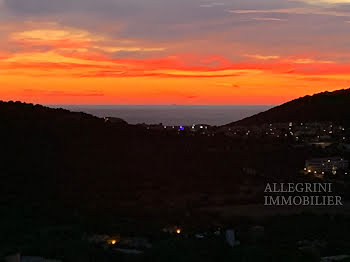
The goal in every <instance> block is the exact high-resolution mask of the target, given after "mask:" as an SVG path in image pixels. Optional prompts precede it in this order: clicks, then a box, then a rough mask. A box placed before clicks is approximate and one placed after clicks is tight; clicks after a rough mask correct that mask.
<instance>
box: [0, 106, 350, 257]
mask: <svg viewBox="0 0 350 262" xmlns="http://www.w3.org/2000/svg"><path fill="white" fill-rule="evenodd" d="M0 124H1V126H0V127H1V128H0V137H1V150H0V159H1V162H0V176H1V184H0V216H1V223H0V258H1V257H3V256H5V255H7V254H11V253H14V252H21V253H23V254H26V255H36V256H44V257H48V258H56V259H60V260H62V261H87V260H89V261H113V260H121V261H123V260H125V261H133V260H136V261H198V260H202V261H232V260H237V261H319V260H317V259H318V258H319V257H321V256H330V255H338V254H350V238H349V234H347V232H349V225H350V223H349V222H350V218H349V215H348V213H346V212H342V209H341V208H339V210H337V211H336V212H335V213H332V214H327V212H326V211H325V212H321V213H320V212H318V213H315V212H311V211H310V212H309V211H305V212H301V213H300V212H299V213H298V214H293V213H288V215H284V216H282V215H279V212H276V213H272V214H273V215H272V216H271V214H270V215H268V216H267V214H266V215H265V214H264V212H261V214H258V215H253V216H249V215H247V214H246V213H245V212H243V210H242V212H240V211H238V214H237V210H235V208H236V207H237V206H238V205H241V206H242V205H247V204H255V206H259V208H261V207H263V201H264V188H265V185H266V183H267V182H270V183H272V182H296V181H298V182H302V181H307V182H312V181H319V180H318V178H313V177H311V176H305V175H304V174H301V172H300V171H301V170H302V169H303V168H304V163H305V159H307V158H309V157H313V156H315V155H316V156H317V155H324V154H326V153H327V152H328V151H327V152H324V150H322V149H319V148H316V147H312V146H310V147H309V146H298V145H297V146H296V144H295V141H294V140H293V138H291V137H289V136H287V137H281V138H277V137H265V138H264V139H262V138H261V137H249V138H246V137H241V136H238V137H231V136H227V135H225V134H224V132H219V131H218V132H217V133H215V135H210V136H208V135H206V134H203V133H198V134H191V135H189V134H188V133H181V132H166V131H155V130H150V129H148V128H147V127H144V126H133V125H128V124H127V123H125V122H122V121H119V122H115V123H114V122H111V121H106V120H105V119H100V118H96V117H93V116H91V115H87V114H84V113H72V112H69V111H66V110H62V109H50V108H46V107H43V106H39V105H32V104H23V103H19V102H7V103H5V102H1V103H0ZM332 150H333V151H332V153H333V154H338V153H339V152H338V151H337V150H338V149H337V148H335V149H332ZM345 157H347V155H345ZM247 170H254V172H247ZM348 184H349V183H348V179H347V178H345V179H342V181H341V183H337V185H336V188H335V190H337V192H339V193H338V194H339V195H342V196H343V197H344V199H347V198H348V195H349V193H348V192H349V190H348ZM252 208H253V206H252ZM222 210H224V211H222ZM230 210H235V211H236V212H233V214H231V215H227V214H230ZM226 211H228V212H226ZM253 213H254V212H253ZM240 214H241V215H240ZM166 225H179V226H181V227H182V228H183V233H181V234H180V235H177V236H175V235H165V234H163V233H162V228H163V227H164V226H166ZM257 225H260V227H262V228H264V234H262V236H260V237H259V239H255V238H254V237H249V232H250V228H252V227H254V226H257ZM215 227H221V228H235V229H236V230H237V236H238V238H240V240H241V245H239V246H237V247H234V248H230V247H228V246H227V245H226V244H225V241H224V235H223V234H221V235H219V236H215V237H213V236H208V237H205V238H204V239H196V238H194V237H193V236H194V235H195V232H209V231H210V230H212V228H215ZM223 232H224V231H223ZM94 234H120V235H122V236H123V235H124V236H125V235H128V236H130V235H131V236H140V235H141V236H147V237H148V238H149V239H151V240H152V248H151V249H149V250H147V251H146V252H145V253H144V254H143V255H140V256H125V255H123V256H122V255H120V254H115V253H113V252H110V251H108V250H105V249H103V248H100V247H99V246H94V245H91V243H89V242H88V241H86V239H87V237H88V236H90V235H94ZM304 240H305V241H308V242H307V243H306V244H305V243H304V244H303V243H302V244H300V243H299V244H298V241H304ZM299 245H304V246H301V247H300V246H299ZM304 249H305V250H304ZM313 259H316V260H313Z"/></svg>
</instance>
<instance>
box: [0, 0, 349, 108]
mask: <svg viewBox="0 0 350 262" xmlns="http://www.w3.org/2000/svg"><path fill="white" fill-rule="evenodd" d="M0 23H1V25H0V75H1V78H0V86H1V88H0V97H1V99H4V100H10V99H12V100H25V101H31V102H38V103H46V104H48V103H51V104H52V103H54V104H58V103H59V104H172V103H176V104H279V103H282V102H284V101H287V100H290V99H292V98H295V97H298V96H301V95H305V94H310V93H315V92H320V91H324V90H335V89H340V88H346V87H349V86H350V84H349V83H350V81H349V80H350V74H349V73H350V48H349V46H350V45H349V44H350V34H349V33H350V1H346V0H344V1H336V0H334V1H312V0H311V1H288V0H283V1H281V0H248V1H247V0H237V1H217V2H216V1H198V0H179V1H170V0H144V1H139V0H124V1H120V0H99V1H95V0H60V1H56V0H54V1H53V0H26V1H23V0H0Z"/></svg>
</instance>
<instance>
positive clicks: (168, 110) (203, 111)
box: [47, 105, 275, 126]
mask: <svg viewBox="0 0 350 262" xmlns="http://www.w3.org/2000/svg"><path fill="white" fill-rule="evenodd" d="M47 106H49V107H52V108H64V109H68V110H70V111H74V112H84V113H88V114H91V115H94V116H97V117H117V118H122V119H124V120H125V121H127V122H128V123H129V124H142V123H145V124H159V123H162V124H163V125H177V126H179V125H193V124H208V125H225V124H228V123H231V122H234V121H238V120H241V119H243V118H246V117H249V116H252V115H255V114H257V113H260V112H263V111H266V110H268V109H271V108H272V107H274V106H275V105H47Z"/></svg>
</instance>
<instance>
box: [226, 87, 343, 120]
mask: <svg viewBox="0 0 350 262" xmlns="http://www.w3.org/2000/svg"><path fill="white" fill-rule="evenodd" d="M349 105H350V89H344V90H338V91H334V92H323V93H319V94H315V95H312V96H305V97H301V98H298V99H295V100H292V101H290V102H287V103H285V104H283V105H280V106H277V107H274V108H272V109H270V110H268V111H266V112H262V113H259V114H256V115H254V116H251V117H248V118H245V119H243V120H240V121H237V122H233V123H230V124H228V126H239V125H243V126H244V125H247V126H249V125H261V124H268V123H278V122H315V121H330V122H337V123H343V124H344V125H347V126H349V125H350V106H349Z"/></svg>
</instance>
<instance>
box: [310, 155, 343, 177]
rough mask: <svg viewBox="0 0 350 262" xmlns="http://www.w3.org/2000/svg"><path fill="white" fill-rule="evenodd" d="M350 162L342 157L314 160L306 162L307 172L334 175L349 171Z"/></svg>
mask: <svg viewBox="0 0 350 262" xmlns="http://www.w3.org/2000/svg"><path fill="white" fill-rule="evenodd" d="M348 167H349V161H347V160H345V159H343V158H341V157H327V158H312V159H309V160H306V161H305V171H306V172H308V173H314V174H325V173H333V174H336V173H337V171H338V170H347V169H348Z"/></svg>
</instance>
